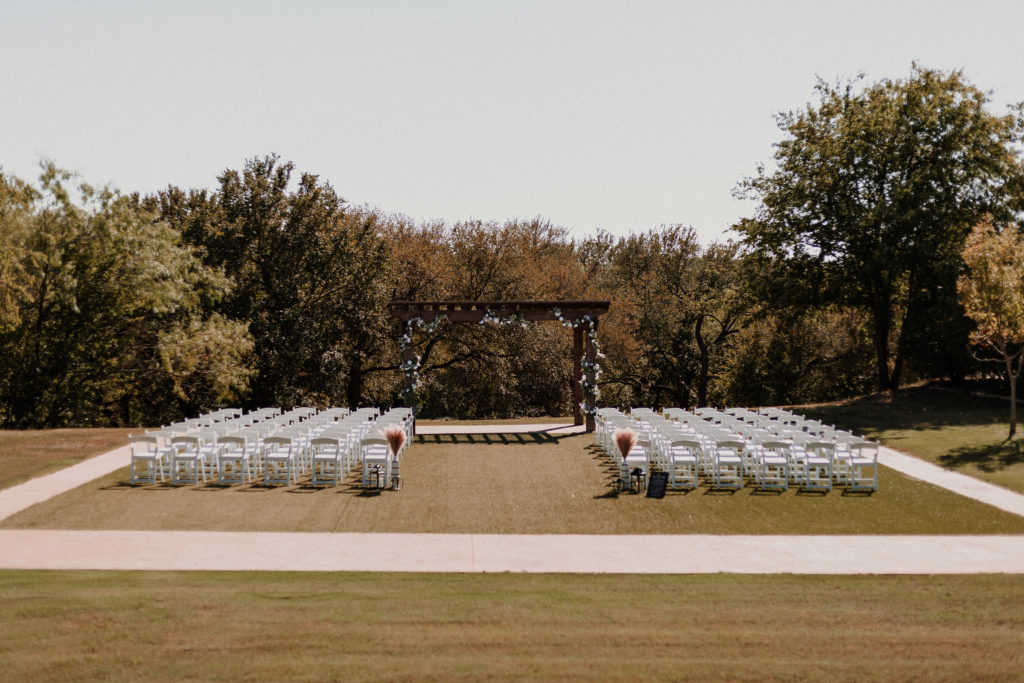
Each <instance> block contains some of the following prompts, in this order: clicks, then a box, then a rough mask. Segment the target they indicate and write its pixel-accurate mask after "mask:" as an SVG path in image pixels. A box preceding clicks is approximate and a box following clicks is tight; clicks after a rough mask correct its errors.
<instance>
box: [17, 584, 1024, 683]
mask: <svg viewBox="0 0 1024 683" xmlns="http://www.w3.org/2000/svg"><path fill="white" fill-rule="evenodd" d="M0 603H2V604H3V606H4V609H3V610H0V633H3V638H2V639H0V671H2V672H3V673H2V675H0V677H2V678H3V679H4V680H10V681H20V680H97V679H103V680H126V679H133V680H140V679H141V680H152V681H178V680H192V679H202V680H317V681H319V680H339V679H344V680H349V679H356V680H408V679H417V680H420V679H429V680H479V679H502V680H523V679H528V680H538V679H547V680H566V679H571V680H583V679H586V680H592V679H597V680H624V679H637V680H650V679H658V680H682V679H688V680H723V679H727V680H747V681H760V680H766V679H784V680H829V681H833V680H837V681H841V680H1007V681H1009V680H1020V676H1021V672H1022V671H1024V580H1022V579H1021V578H1020V577H1017V576H994V575H980V576H914V577H898V576H849V577H820V576H785V575H783V576H729V575H711V576H630V575H596V576H579V575H569V576H565V575H511V574H491V575H453V574H435V575H430V574H361V573H355V574H334V573H330V574H318V573H313V574H311V573H295V574H284V573H257V572H246V573H239V572H221V573H216V572H191V573H190V572H180V573H174V572H37V571H7V572H0Z"/></svg>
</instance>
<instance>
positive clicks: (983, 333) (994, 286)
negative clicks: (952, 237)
mask: <svg viewBox="0 0 1024 683" xmlns="http://www.w3.org/2000/svg"><path fill="white" fill-rule="evenodd" d="M963 259H964V263H965V264H966V265H967V273H966V274H965V275H963V276H961V277H960V279H959V281H958V282H957V290H958V291H959V292H960V301H961V302H962V303H963V306H964V310H966V311H967V315H968V316H969V317H970V318H971V319H972V320H973V321H974V323H975V325H976V327H975V329H974V330H973V331H972V332H971V341H972V342H974V343H975V344H978V345H981V346H985V347H988V348H989V349H991V350H993V351H995V352H996V353H997V354H999V357H998V358H997V359H994V360H997V361H999V362H1001V363H1003V365H1004V367H1005V369H1006V376H1007V379H1008V380H1009V382H1010V435H1009V437H1007V438H1009V439H1012V438H1013V436H1014V434H1016V432H1017V381H1018V380H1019V379H1020V376H1021V369H1022V368H1024V234H1021V232H1020V230H1018V229H1017V226H1016V225H1014V224H1010V225H1009V226H1007V227H1006V228H1004V229H1003V230H1002V231H999V232H997V231H996V229H995V226H994V224H993V220H992V217H991V216H987V217H985V219H983V220H982V221H980V222H979V223H978V224H977V225H975V226H974V229H973V230H972V231H971V234H970V236H969V237H968V238H967V244H966V246H965V247H964V250H963Z"/></svg>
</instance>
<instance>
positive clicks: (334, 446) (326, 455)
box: [309, 437, 345, 486]
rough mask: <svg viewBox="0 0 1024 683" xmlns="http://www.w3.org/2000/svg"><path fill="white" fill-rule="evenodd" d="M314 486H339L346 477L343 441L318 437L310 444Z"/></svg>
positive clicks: (311, 480)
mask: <svg viewBox="0 0 1024 683" xmlns="http://www.w3.org/2000/svg"><path fill="white" fill-rule="evenodd" d="M309 453H310V461H311V468H312V474H311V479H310V483H311V484H312V485H313V486H325V485H327V484H330V485H331V486H337V485H338V484H339V483H340V482H341V480H342V479H343V478H344V477H345V451H344V447H343V446H342V439H340V438H332V437H317V438H315V439H312V440H311V441H310V443H309Z"/></svg>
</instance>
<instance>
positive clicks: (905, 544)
mask: <svg viewBox="0 0 1024 683" xmlns="http://www.w3.org/2000/svg"><path fill="white" fill-rule="evenodd" d="M457 427H458V430H459V431H455V429H456V426H455V425H451V426H444V425H437V426H426V425H424V426H421V427H418V428H417V432H418V433H421V434H423V433H444V434H451V433H488V432H490V433H524V432H530V431H540V430H541V429H542V428H543V429H547V430H551V431H557V432H559V433H575V432H578V431H580V429H581V428H579V427H573V426H572V425H564V424H563V425H540V426H539V425H500V426H497V427H495V426H488V425H459V426H457ZM428 430H429V431H428ZM434 430H437V431H434ZM463 430H465V431H463ZM879 462H880V463H881V464H883V465H885V466H887V467H892V468H893V469H896V470H898V471H900V472H903V473H904V474H907V475H908V476H911V477H914V478H916V479H921V480H923V481H927V482H930V483H933V484H936V485H938V486H942V487H944V488H947V489H950V490H952V491H955V492H956V493H960V494H962V495H965V496H969V497H971V498H975V499H977V500H980V501H982V502H985V503H988V504H990V505H994V506H996V507H998V508H1000V509H1003V510H1007V511H1009V512H1013V513H1016V514H1019V515H1024V496H1022V495H1020V494H1018V493H1014V492H1012V491H1008V490H1006V489H1003V488H1001V487H998V486H993V485H992V484H988V483H986V482H982V481H980V480H977V479H974V478H972V477H967V476H965V475H962V474H958V473H956V472H950V471H948V470H944V469H942V468H940V467H937V466H935V465H932V464H931V463H928V462H925V461H923V460H920V459H918V458H914V457H911V456H907V455H903V454H901V453H898V452H896V451H893V450H892V449H889V448H882V449H881V451H880V454H879ZM127 463H128V447H127V446H125V447H122V448H119V449H116V450H114V451H111V452H109V453H105V454H103V455H100V456H97V457H95V458H91V459H89V460H85V461H83V462H81V463H78V464H76V465H73V466H71V467H68V468H65V469H63V470H60V471H58V472H55V473H53V474H49V475H46V476H44V477H40V478H38V479H33V480H31V481H28V482H26V483H24V484H21V485H19V486H15V487H12V488H9V489H6V490H2V491H0V519H4V518H6V517H9V516H11V515H13V514H15V513H17V512H19V511H20V510H24V509H25V508H28V507H30V506H32V505H35V504H36V503H40V502H42V501H45V500H47V499H49V498H51V497H53V496H55V495H58V494H60V493H63V492H64V491H68V490H71V489H73V488H76V487H78V486H81V485H82V484H85V483H87V482H89V481H92V480H94V479H96V478H98V477H101V476H103V475H105V474H108V473H110V472H113V471H114V470H117V469H119V468H121V467H124V466H125V465H126V464H127ZM0 568H4V569H11V568H24V569H28V568H35V569H210V570H229V569H237V570H294V571H327V570H330V571H356V570H359V571H453V572H497V571H516V572H519V571H522V572H584V573H587V572H602V573H605V572H606V573H623V572H628V573H708V572H711V573H716V572H734V573H751V574H759V573H796V574H864V573H868V574H904V573H907V574H920V573H927V574H932V573H979V572H980V573H986V572H996V573H1015V574H1024V536H739V535H736V536H705V535H688V536H654V535H640V536H577V535H570V536H566V535H540V536H525V535H487V534H342V533H338V534H334V533H332V534H314V533H252V532H248V533H247V532H240V533H231V532H199V531H160V532H155V531H50V530H47V531H37V530H0Z"/></svg>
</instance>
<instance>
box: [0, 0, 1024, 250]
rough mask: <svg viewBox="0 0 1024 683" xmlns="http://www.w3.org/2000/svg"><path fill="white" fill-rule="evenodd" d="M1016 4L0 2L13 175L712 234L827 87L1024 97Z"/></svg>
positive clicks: (8, 168) (6, 138)
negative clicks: (282, 184)
mask: <svg viewBox="0 0 1024 683" xmlns="http://www.w3.org/2000/svg"><path fill="white" fill-rule="evenodd" d="M1022 26H1024V2H1022V1H1021V0H973V1H968V0H956V1H953V0H927V1H924V0H920V1H919V0H886V1H876V0H845V1H836V0H793V1H788V0H774V1H768V0H764V1H755V0H745V1H741V0H717V1H716V0H708V1H706V2H687V1H684V0H677V1H674V2H660V1H645V0H624V1H608V2H604V1H601V0H591V1H582V0H567V1H558V0H547V1H543V0H538V1H534V0H523V1H521V2H516V1H513V0H503V1H501V2H499V1H497V0H476V1H471V0H463V1H454V0H453V1H445V0H436V1H435V0H419V1H415V2H414V1H398V0H364V1H360V2H355V1H345V0H336V1H313V0H307V1H303V0H289V1H288V2H260V1H257V0H252V1H247V2H241V1H237V2H229V1H217V0H201V1H192V0H175V1H173V2H172V1H168V2H159V1H157V0H130V1H128V0H126V1H120V2H118V1H113V0H106V1H104V0H88V1H87V0H75V1H73V0H64V1H55V0H0V168H2V169H3V171H5V172H7V173H12V174H14V175H18V176H20V177H22V178H25V179H35V178H36V177H37V176H38V172H39V164H40V162H41V161H42V160H44V159H48V160H52V161H54V162H55V163H56V164H57V165H58V166H60V167H62V168H65V169H69V170H73V171H76V172H78V173H79V174H80V175H81V177H82V179H83V180H85V181H87V182H89V183H91V184H94V185H99V184H109V185H112V186H114V187H116V188H118V189H120V190H121V191H122V192H134V191H139V192H143V193H147V192H154V191H156V190H159V189H162V188H164V187H166V186H167V185H176V186H179V187H182V188H204V187H205V188H211V187H215V186H216V185H217V177H218V175H219V174H221V173H222V172H223V171H224V170H225V169H239V168H242V167H243V165H244V164H245V161H246V159H251V158H254V157H261V156H264V155H267V154H270V153H276V154H278V155H279V156H280V157H281V158H282V159H283V160H290V161H292V162H294V164H295V166H296V169H297V170H298V171H300V172H309V173H315V174H318V175H319V176H320V177H321V178H322V179H324V180H326V181H328V182H330V183H331V185H333V186H334V188H335V189H336V190H337V191H338V192H339V194H341V196H343V197H344V198H345V199H346V200H348V201H349V202H350V203H352V204H354V205H359V206H368V207H372V208H377V209H380V210H381V211H384V212H386V213H395V214H402V215H405V216H408V217H410V218H412V219H414V220H416V221H433V220H443V221H446V222H448V223H454V222H456V221H460V220H469V219H476V220H484V221H490V220H494V221H498V222H504V221H506V220H510V219H516V218H520V219H532V218H535V217H538V216H539V217H541V218H543V219H545V220H548V221H550V222H551V223H552V224H554V225H557V226H561V227H564V228H566V229H568V230H569V231H570V234H571V235H572V236H574V237H576V238H583V237H586V236H588V235H592V234H594V233H595V232H596V231H597V230H598V229H602V230H605V231H608V232H611V233H613V234H616V235H625V234H628V233H630V232H642V231H646V230H648V229H652V228H657V227H659V226H662V225H669V224H683V225H689V226H692V227H693V228H694V229H695V230H696V231H697V233H698V234H699V235H700V237H701V239H702V241H703V242H705V243H710V242H712V241H718V240H723V239H727V238H729V237H730V236H731V235H730V233H728V232H727V231H728V229H729V228H730V226H732V225H733V224H734V223H735V222H736V221H738V220H739V219H740V218H742V217H744V216H748V215H751V213H752V212H753V209H754V205H753V203H752V202H751V201H749V200H740V199H736V198H735V197H734V196H733V189H734V188H735V187H736V185H737V183H738V182H739V181H740V180H741V179H742V178H743V177H744V176H749V175H752V174H754V173H755V172H756V169H757V167H758V165H759V164H767V165H769V166H770V164H771V159H772V154H773V144H774V143H776V142H778V141H779V140H780V139H781V135H782V134H781V133H780V131H779V130H778V127H777V126H776V123H775V119H774V115H775V114H777V113H778V112H781V111H788V110H798V109H801V108H804V107H806V106H807V104H808V103H809V102H813V100H814V85H815V83H816V82H817V80H818V79H819V78H821V79H824V80H826V81H829V82H836V81H842V82H845V81H846V80H847V79H849V78H853V77H855V76H856V75H857V74H858V73H861V72H863V73H864V74H865V75H866V77H867V80H868V81H877V80H881V79H883V78H902V77H905V76H907V75H908V74H909V73H910V69H911V64H912V62H914V61H916V62H917V63H919V64H921V65H922V66H926V67H929V68H934V69H941V70H952V69H963V71H964V73H965V75H966V77H967V78H968V79H969V80H970V81H971V82H972V83H974V85H976V86H978V87H979V88H981V89H982V90H985V91H992V104H991V109H992V111H993V112H996V113H1003V112H1004V111H1005V106H1006V105H1007V104H1009V103H1012V102H1018V101H1024V41H1022V39H1021V36H1022V28H1021V27H1022Z"/></svg>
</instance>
